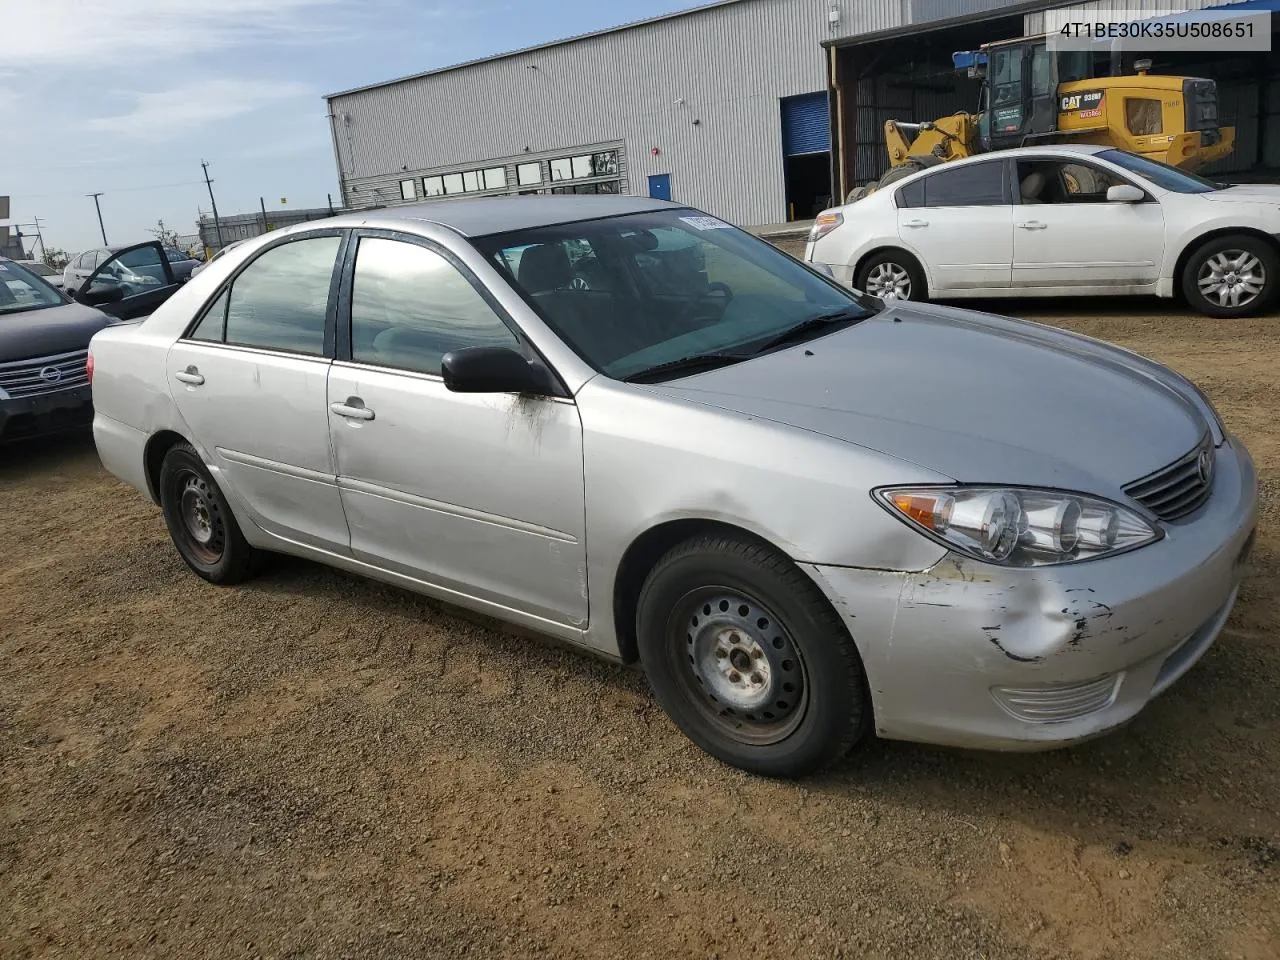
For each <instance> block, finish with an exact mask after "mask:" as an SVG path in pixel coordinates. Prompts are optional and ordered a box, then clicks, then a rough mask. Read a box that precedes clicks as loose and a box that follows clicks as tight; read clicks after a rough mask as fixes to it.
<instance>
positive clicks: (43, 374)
mask: <svg viewBox="0 0 1280 960" xmlns="http://www.w3.org/2000/svg"><path fill="white" fill-rule="evenodd" d="M40 379H41V380H43V381H44V382H45V383H57V382H58V381H59V380H61V379H62V371H61V370H59V369H58V368H57V367H44V368H42V369H41V370H40Z"/></svg>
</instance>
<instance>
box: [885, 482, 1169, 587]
mask: <svg viewBox="0 0 1280 960" xmlns="http://www.w3.org/2000/svg"><path fill="white" fill-rule="evenodd" d="M876 496H877V498H878V499H879V501H880V502H881V503H882V504H884V505H885V506H886V507H888V508H890V511H891V512H892V513H893V514H894V515H895V516H897V517H899V518H900V519H902V520H904V521H905V522H907V523H909V524H910V525H912V526H914V527H917V528H919V529H920V530H922V531H924V532H925V533H927V534H928V535H930V536H932V537H933V538H934V539H937V540H941V541H943V542H944V543H946V544H947V545H948V546H951V547H955V548H956V549H958V550H960V551H962V552H964V553H967V554H969V555H971V556H975V557H977V558H979V559H981V560H986V561H988V562H991V563H1001V564H1006V565H1008V566H1019V567H1032V566H1041V565H1044V564H1049V563H1071V562H1073V561H1077V560H1088V559H1091V558H1093V557H1100V556H1103V555H1105V554H1108V553H1112V552H1114V551H1117V550H1129V549H1132V548H1133V547H1139V546H1142V545H1143V544H1146V543H1150V542H1151V541H1153V540H1157V539H1159V538H1160V532H1159V530H1157V529H1156V528H1155V527H1153V526H1152V525H1151V524H1149V523H1148V522H1147V521H1146V520H1144V519H1143V518H1142V517H1140V516H1138V515H1137V514H1136V513H1133V512H1132V511H1130V510H1126V509H1125V508H1124V507H1121V506H1119V505H1117V504H1114V503H1110V502H1109V501H1106V500H1101V499H1099V498H1097V497H1088V496H1084V495H1083V494H1075V493H1064V492H1062V491H1058V490H1023V489H1007V490H1006V489H1000V488H994V489H993V488H989V487H987V488H973V487H937V488H928V487H926V488H916V489H888V490H880V491H878V492H877V494H876Z"/></svg>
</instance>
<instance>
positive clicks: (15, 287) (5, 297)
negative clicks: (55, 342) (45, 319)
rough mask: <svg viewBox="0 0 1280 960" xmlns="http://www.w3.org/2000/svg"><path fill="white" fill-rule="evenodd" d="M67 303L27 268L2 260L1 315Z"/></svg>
mask: <svg viewBox="0 0 1280 960" xmlns="http://www.w3.org/2000/svg"><path fill="white" fill-rule="evenodd" d="M66 302H67V301H66V300H64V299H63V298H62V294H60V293H59V292H58V291H57V290H55V289H54V288H53V287H51V286H49V284H48V283H46V282H45V281H44V280H42V279H41V278H40V277H37V276H36V275H35V274H34V273H32V272H31V271H30V270H28V269H26V268H25V267H20V266H18V264H16V263H14V262H13V261H11V260H0V314H9V313H23V312H25V311H27V310H40V309H42V308H44V307H60V306H62V305H63V304H64V303H66Z"/></svg>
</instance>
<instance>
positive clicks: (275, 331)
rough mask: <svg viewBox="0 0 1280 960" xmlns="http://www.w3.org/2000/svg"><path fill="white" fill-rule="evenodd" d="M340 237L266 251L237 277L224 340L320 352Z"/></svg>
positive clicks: (304, 351)
mask: <svg viewBox="0 0 1280 960" xmlns="http://www.w3.org/2000/svg"><path fill="white" fill-rule="evenodd" d="M341 243H342V240H341V238H340V237H310V238H308V239H306V240H295V241H294V242H292V243H286V244H283V245H282V246H279V247H274V248H273V249H271V250H268V251H267V252H266V253H264V254H263V255H262V256H260V257H258V259H257V260H255V261H253V263H251V264H249V266H248V267H246V268H245V270H244V272H243V273H241V274H240V275H239V276H238V277H236V279H235V282H234V283H233V284H232V286H231V295H230V299H229V301H228V303H227V319H226V331H227V332H226V340H227V343H235V344H240V345H241V346H246V347H261V348H263V349H266V350H284V351H287V352H289V353H305V354H314V355H320V354H323V353H324V327H325V317H326V316H327V314H328V309H329V286H330V283H331V281H332V279H333V264H334V260H335V259H336V258H337V256H338V247H339V246H340V245H341Z"/></svg>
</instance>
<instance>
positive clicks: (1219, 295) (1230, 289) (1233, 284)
mask: <svg viewBox="0 0 1280 960" xmlns="http://www.w3.org/2000/svg"><path fill="white" fill-rule="evenodd" d="M1278 279H1280V257H1277V256H1276V252H1275V250H1273V249H1272V247H1271V245H1270V244H1268V243H1267V242H1266V241H1264V240H1259V239H1258V238H1257V237H1253V236H1250V235H1248V234H1230V235H1227V236H1224V237H1216V238H1215V239H1213V240H1210V241H1208V242H1207V243H1204V244H1202V245H1201V246H1200V247H1198V248H1196V250H1195V251H1193V252H1192V254H1191V256H1190V257H1188V258H1187V262H1186V266H1184V267H1183V269H1182V293H1183V295H1184V296H1185V297H1186V298H1187V303H1188V304H1190V305H1191V306H1192V307H1194V308H1195V309H1196V310H1198V311H1200V312H1201V313H1207V314H1208V315H1209V316H1211V317H1247V316H1250V315H1252V314H1255V313H1257V312H1258V311H1260V310H1263V309H1265V308H1266V307H1267V305H1268V304H1270V302H1271V301H1272V300H1273V299H1274V297H1275V294H1276V284H1277V281H1278Z"/></svg>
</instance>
